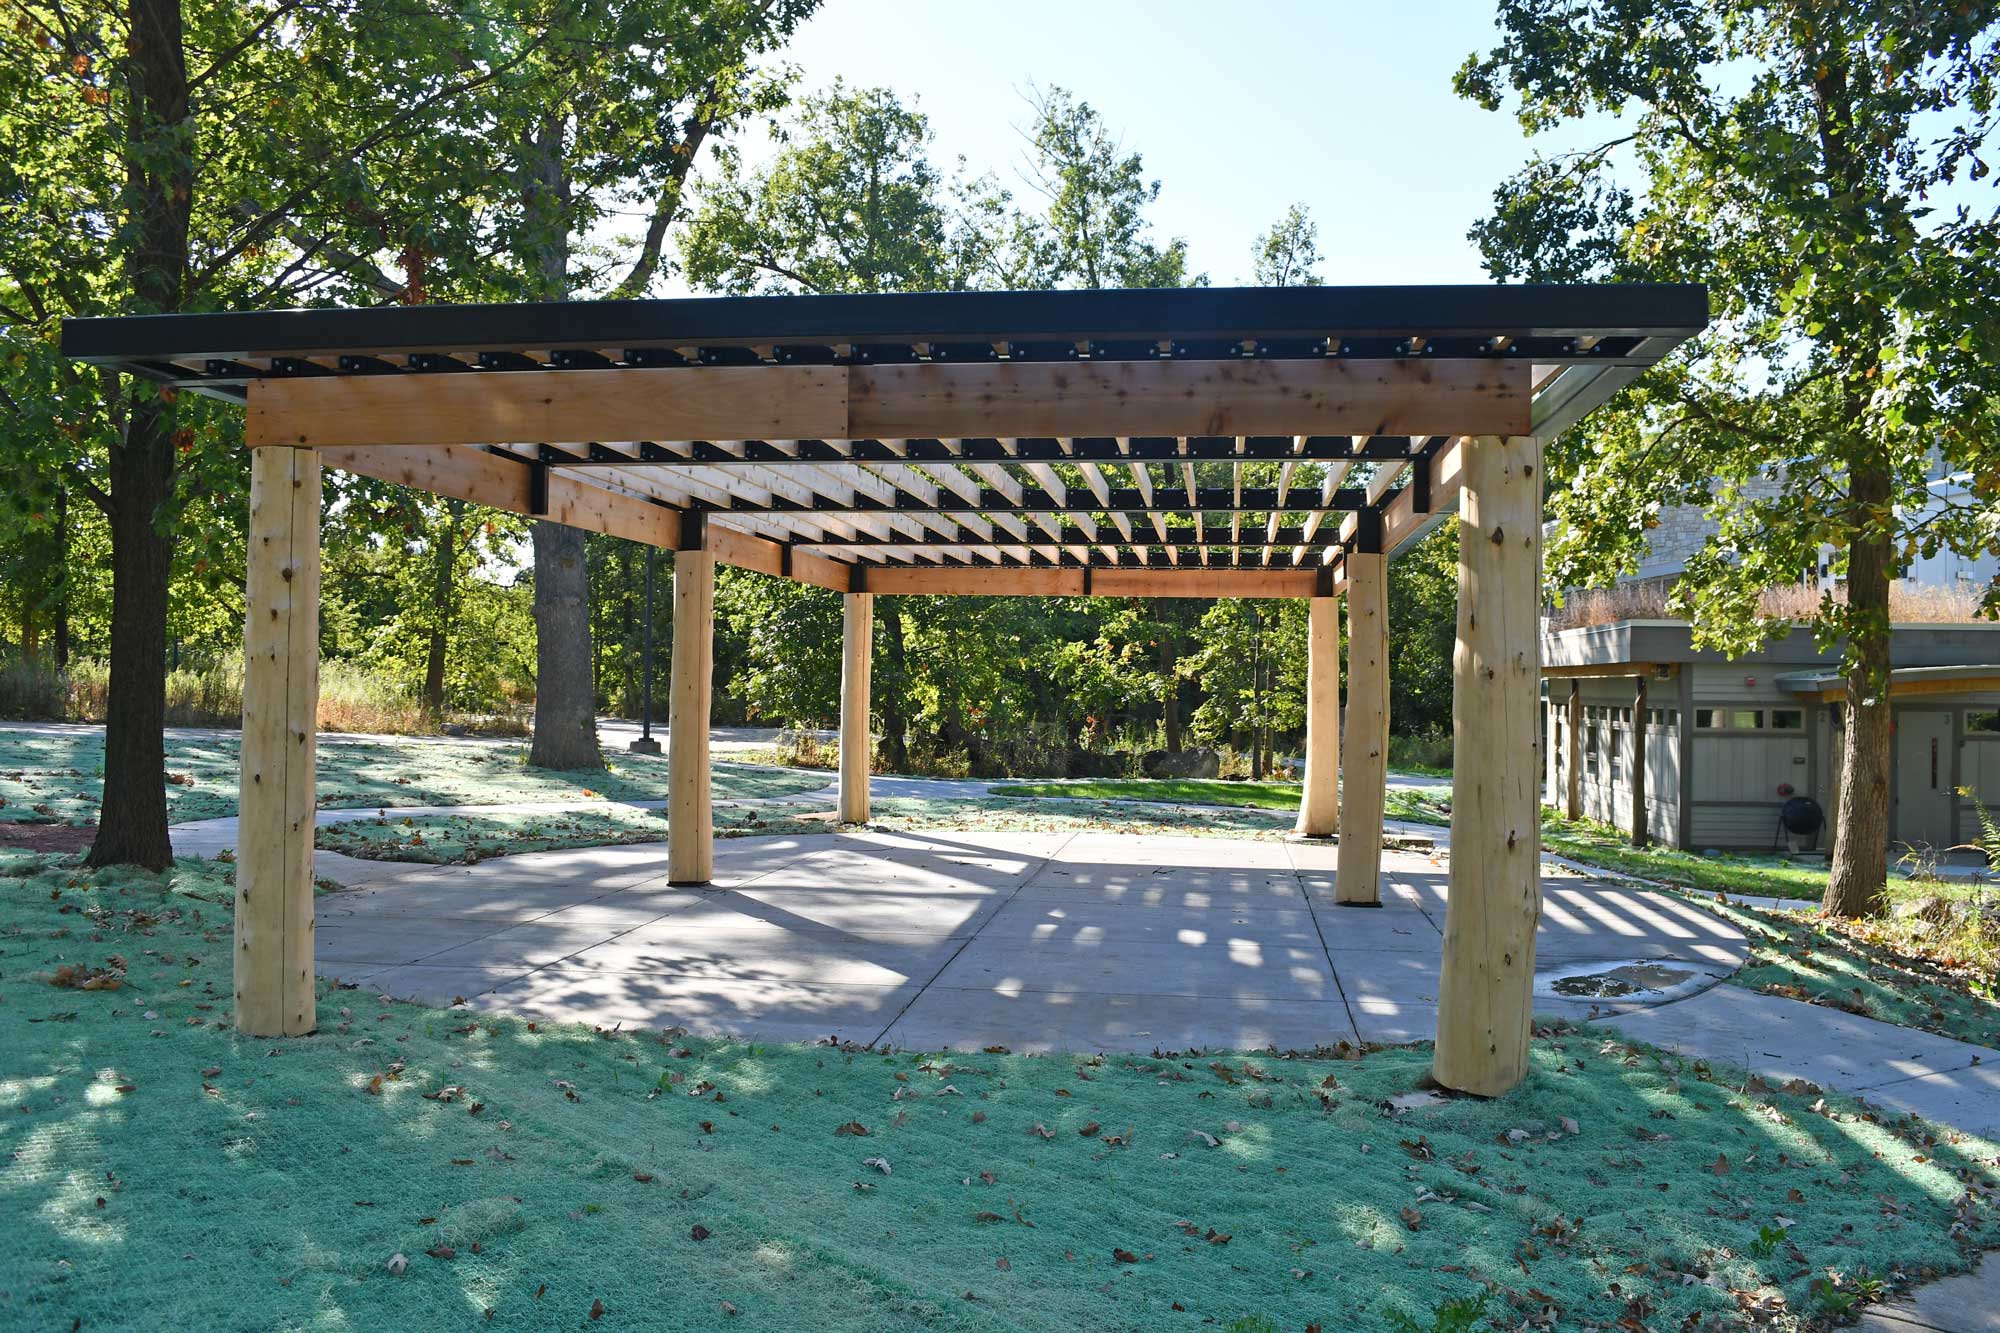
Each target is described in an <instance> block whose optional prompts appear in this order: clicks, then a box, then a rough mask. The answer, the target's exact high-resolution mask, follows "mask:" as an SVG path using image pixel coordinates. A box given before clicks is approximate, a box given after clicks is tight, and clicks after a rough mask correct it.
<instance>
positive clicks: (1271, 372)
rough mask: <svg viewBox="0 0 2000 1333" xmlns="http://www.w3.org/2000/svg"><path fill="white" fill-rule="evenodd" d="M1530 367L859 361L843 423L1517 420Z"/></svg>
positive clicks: (944, 429)
mask: <svg viewBox="0 0 2000 1333" xmlns="http://www.w3.org/2000/svg"><path fill="white" fill-rule="evenodd" d="M621 373H629V372H621ZM1529 373H1530V367H1529V364H1528V363H1527V362H1525V361H1521V360H1516V359H1495V360H1482V361H1466V360H1451V361H1423V360H1416V359H1407V358H1406V359H1396V360H1370V361H1358V360H1357V361H1349V360H1339V359H1331V358H1329V359H1326V360H1301V361H1090V362H1080V363H1079V362H1035V361H1029V362H1001V363H993V362H968V363H963V364H949V363H942V364H941V363H937V362H928V363H917V364H911V365H886V366H855V367H853V368H852V369H851V370H850V372H849V380H848V389H847V407H848V413H847V429H846V431H844V432H831V433H834V434H845V435H846V436H848V437H850V438H854V439H877V438H882V437H895V438H899V439H908V438H943V437H945V436H968V435H970V436H978V435H993V436H1001V435H1007V436H1023V435H1027V436H1049V435H1053V436H1064V435H1108V436H1117V435H1126V436H1130V435H1175V436H1186V435H1292V434H1303V435H1452V434H1467V433H1472V432H1478V431H1489V432H1518V431H1524V430H1526V429H1528V423H1529V399H1530V397H1531V394H1530V384H1529ZM721 433H723V434H727V435H730V436H743V435H755V434H757V433H758V432H755V431H727V432H721ZM795 433H799V434H805V433H812V432H795ZM817 433H819V434H826V433H828V432H817ZM620 438H624V437H620Z"/></svg>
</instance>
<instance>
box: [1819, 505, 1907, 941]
mask: <svg viewBox="0 0 2000 1333" xmlns="http://www.w3.org/2000/svg"><path fill="white" fill-rule="evenodd" d="M1852 489H1853V500H1854V503H1855V504H1856V506H1857V507H1858V508H1862V509H1863V510H1864V511H1872V512H1882V511H1885V510H1886V508H1887V506H1888V504H1889V492H1890V479H1889V474H1888V470H1887V469H1886V468H1882V467H1877V466H1871V467H1865V468H1857V469H1856V470H1855V473H1854V480H1853V486H1852ZM1894 559H1895V556H1894V552H1893V550H1892V548H1891V545H1890V539H1889V535H1888V534H1887V533H1886V532H1883V533H1879V534H1877V533H1863V534H1862V535H1859V536H1857V537H1856V538H1855V540H1854V542H1853V544H1852V545H1850V546H1849V547H1848V552H1847V606H1848V612H1849V614H1850V615H1851V616H1852V617H1853V620H1852V629H1851V631H1850V633H1849V636H1848V660H1847V669H1846V673H1845V674H1846V677H1847V731H1846V740H1845V742H1844V749H1843V750H1842V762H1841V767H1842V773H1843V776H1842V780H1841V784H1840V800H1839V803H1838V805H1837V806H1836V807H1835V813H1834V822H1833V872H1832V874H1831V875H1829V876H1828V877H1827V882H1826V898H1825V900H1824V901H1823V902H1822V903H1821V910H1822V911H1824V912H1826V913H1827V914H1828V915H1831V916H1872V915H1874V914H1875V913H1877V912H1879V911H1881V909H1882V905H1883V892H1884V889H1885V888H1886V886H1887V884H1888V879H1889V790H1890V788H1889V783H1890V745H1891V743H1892V740H1893V731H1894V729H1893V727H1892V725H1891V719H1890V709H1889V668H1890V662H1889V583H1890V580H1891V576H1892V574H1893V572H1894V569H1893V565H1894Z"/></svg>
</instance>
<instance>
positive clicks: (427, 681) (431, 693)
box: [424, 500, 465, 722]
mask: <svg viewBox="0 0 2000 1333" xmlns="http://www.w3.org/2000/svg"><path fill="white" fill-rule="evenodd" d="M464 504H465V502H464V501H462V500H448V501H446V503H445V521H444V536H443V537H441V538H440V539H439V540H438V544H437V550H436V552H435V553H434V556H433V558H434V560H435V561H436V565H435V568H434V569H433V570H432V575H431V579H432V581H431V598H432V601H433V602H434V605H433V606H432V608H431V614H432V616H433V617H434V618H433V619H432V621H431V636H430V644H429V647H428V650H427V651H426V653H425V656H424V711H425V712H427V713H429V714H430V717H431V721H433V722H437V721H441V720H442V719H443V717H444V666H445V650H446V648H447V647H448V646H449V644H450V639H451V620H452V615H451V610H452V608H451V592H452V575H453V573H454V572H455V570H456V567H457V564H458V515H459V511H460V510H461V509H462V508H463V507H464Z"/></svg>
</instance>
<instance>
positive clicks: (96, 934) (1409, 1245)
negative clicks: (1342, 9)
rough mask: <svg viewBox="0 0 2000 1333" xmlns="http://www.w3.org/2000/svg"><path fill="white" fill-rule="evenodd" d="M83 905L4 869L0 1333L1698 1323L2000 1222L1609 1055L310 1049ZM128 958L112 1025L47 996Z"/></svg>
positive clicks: (1964, 1181) (331, 1018) (477, 1045)
mask: <svg viewBox="0 0 2000 1333" xmlns="http://www.w3.org/2000/svg"><path fill="white" fill-rule="evenodd" d="M74 873H75V872H74V871H73V870H71V869H66V868H63V867H53V868H48V869H47V870H45V871H44V872H41V873H38V874H31V875H15V876H14V877H12V878H6V879H0V941H4V948H5V950H6V960H5V966H4V968H0V1012H5V1013H6V1014H7V1015H8V1021H7V1022H5V1023H0V1068H5V1069H7V1070H8V1071H9V1077H10V1080H12V1082H11V1084H10V1086H12V1087H13V1088H14V1089H15V1093H14V1097H13V1098H12V1099H11V1100H10V1104H9V1105H8V1106H7V1107H6V1108H5V1110H6V1112H7V1114H6V1115H5V1116H4V1117H0V1223H4V1225H0V1323H7V1324H19V1325H21V1326H23V1327H65V1328H66V1327H70V1326H72V1325H73V1324H75V1323H76V1322H77V1321H79V1320H80V1321H81V1322H82V1326H83V1327H86V1328H90V1327H116V1326H136V1325H144V1326H148V1327H177V1328H179V1327H204V1326H214V1327H246V1326H247V1327H281V1326H341V1327H356V1328H415V1327H440V1326H444V1327H457V1326H460V1325H461V1324H463V1325H467V1326H484V1325H485V1324H486V1323H487V1322H488V1317H487V1315H486V1311H487V1310H489V1309H490V1310H491V1311H492V1312H493V1313H492V1316H491V1320H490V1322H491V1324H492V1325H493V1326H494V1327H503V1328H504V1327H514V1328H565V1329H568V1328H577V1327H591V1326H598V1325H597V1323H596V1321H592V1320H591V1319H590V1316H589V1312H590V1310H591V1309H592V1308H593V1307H594V1306H599V1305H601V1307H602V1320H601V1326H603V1327H621V1326H622V1327H675V1328H690V1329H732V1330H733V1329H741V1328H753V1327H764V1328H787V1329H789V1328H814V1329H827V1330H833V1331H834V1333H846V1331H848V1330H854V1331H856V1333H858V1331H859V1330H880V1329H903V1328H937V1329H955V1330H980V1331H983V1330H1002V1329H1023V1330H1050V1331H1051V1333H1073V1330H1076V1329H1097V1328H1127V1327H1137V1328H1148V1329H1166V1330H1175V1329H1186V1330H1189V1331H1190V1333H1193V1331H1194V1330H1199V1329H1203V1328H1217V1327H1219V1328H1227V1327H1231V1326H1232V1324H1234V1325H1235V1326H1238V1327H1245V1328H1251V1327H1262V1326H1265V1323H1264V1321H1268V1326H1271V1327H1276V1328H1283V1329H1295V1328H1300V1327H1304V1326H1306V1325H1307V1324H1310V1323H1319V1324H1321V1325H1322V1326H1324V1327H1326V1328H1329V1329H1332V1328H1339V1329H1343V1330H1346V1329H1357V1330H1364V1331H1365V1330H1383V1329H1391V1328H1397V1327H1401V1325H1400V1324H1399V1323H1398V1322H1397V1319H1398V1317H1399V1316H1407V1317H1409V1318H1412V1319H1417V1320H1418V1321H1419V1323H1418V1325H1417V1326H1418V1327H1429V1326H1430V1319H1431V1313H1432V1312H1433V1311H1434V1310H1435V1309H1436V1308H1438V1307H1439V1305H1440V1304H1441V1303H1443V1302H1446V1301H1462V1302H1467V1303H1476V1302H1479V1301H1481V1300H1484V1302H1485V1309H1486V1312H1487V1314H1488V1315H1489V1316H1499V1317H1501V1318H1503V1320H1505V1321H1506V1322H1507V1323H1508V1324H1509V1325H1510V1326H1511V1325H1513V1324H1518V1323H1521V1322H1523V1321H1532V1320H1534V1319H1537V1318H1539V1319H1542V1320H1543V1321H1544V1322H1545V1323H1546V1324H1547V1325H1548V1326H1551V1327H1559V1328H1580V1327H1588V1326H1591V1325H1593V1324H1595V1325H1602V1326H1606V1327H1611V1326H1616V1325H1617V1323H1618V1321H1620V1320H1621V1319H1630V1318H1641V1322H1644V1323H1646V1324H1647V1325H1648V1326H1651V1327H1659V1328H1679V1327H1683V1326H1696V1325H1691V1324H1690V1323H1689V1321H1690V1320H1691V1318H1692V1317H1693V1316H1695V1315H1697V1314H1699V1315H1700V1316H1701V1323H1700V1324H1699V1325H1698V1326H1700V1327H1708V1326H1711V1325H1715V1326H1727V1325H1729V1324H1731V1323H1734V1322H1736V1321H1738V1320H1739V1319H1740V1318H1741V1316H1742V1314H1743V1312H1744V1310H1745V1309H1746V1308H1748V1307H1750V1306H1755V1307H1756V1308H1758V1309H1760V1310H1782V1311H1784V1312H1785V1316H1784V1317H1787V1318H1789V1317H1795V1316H1799V1315H1802V1314H1805V1313H1807V1312H1809V1311H1811V1310H1812V1309H1813V1308H1814V1307H1815V1300H1816V1298H1815V1296H1814V1295H1813V1294H1812V1291H1811V1285H1812V1283H1813V1282H1814V1280H1815V1279H1822V1280H1825V1279H1828V1275H1829V1274H1831V1275H1836V1277H1837V1283H1838V1285H1837V1287H1835V1288H1833V1290H1835V1291H1837V1292H1853V1291H1858V1290H1862V1289H1863V1288H1864V1285H1865V1284H1866V1283H1868V1282H1870V1281H1872V1280H1875V1279H1886V1280H1888V1282H1889V1284H1890V1285H1891V1286H1893V1285H1894V1284H1895V1283H1896V1282H1897V1281H1898V1280H1900V1279H1902V1278H1904V1277H1916V1276H1919V1275H1922V1274H1925V1273H1930V1272H1943V1271H1947V1270H1950V1269H1953V1268H1957V1267H1960V1266H1962V1265H1963V1264H1964V1263H1965V1262H1966V1259H1967V1257H1968V1254H1969V1253H1970V1250H1971V1248H1972V1247H1974V1246H1977V1245H1980V1244H1982V1243H1990V1242H1991V1240H1992V1239H1993V1238H1994V1236H1995V1227H1996V1225H2000V1217H1996V1212H1995V1208H1994V1190H1995V1189H1996V1183H2000V1182H1996V1170H2000V1163H1996V1160H1995V1154H1996V1148H1995V1145H1993V1144H1990V1143H1985V1142H1982V1141H1979V1140H1975V1139H1971V1138H1966V1137H1963V1136H1959V1135H1955V1134H1952V1133H1949V1132H1945V1131H1939V1130H1936V1129H1934V1128H1932V1127H1928V1126H1925V1125H1922V1124H1919V1123H1917V1122H1914V1121H1910V1120H1889V1119H1881V1118H1876V1117H1874V1116H1871V1115H1868V1114H1865V1113H1862V1112H1860V1111H1859V1109H1858V1108H1857V1107H1856V1106H1855V1105H1854V1104H1853V1103H1850V1102H1846V1101H1844V1100H1842V1099H1840V1098H1838V1097H1826V1096H1823V1095H1822V1094H1821V1093H1820V1092H1819V1091H1818V1090H1817V1089H1812V1088H1809V1087H1805V1086H1802V1085H1801V1086H1793V1087H1787V1088H1775V1089H1767V1088H1764V1087H1763V1086H1762V1085H1761V1084H1754V1083H1751V1082H1749V1081H1748V1080H1744V1079H1743V1078H1741V1076H1739V1075H1736V1074H1733V1073H1730V1072H1728V1071H1726V1070H1723V1069H1721V1068H1720V1067H1717V1068H1716V1069H1714V1070H1711V1069H1709V1068H1708V1066H1706V1065H1704V1064H1700V1063H1697V1062H1688V1061H1682V1060H1679V1059H1676V1058H1674V1057H1670V1056H1665V1055H1662V1054H1660V1053H1658V1052H1654V1051H1651V1050H1648V1049H1645V1048H1641V1047H1635V1046H1631V1045H1628V1044H1626V1043H1624V1042H1622V1041H1618V1040H1616V1039H1613V1038H1608V1037H1607V1035H1606V1034H1604V1033H1602V1032H1598V1031H1594V1030H1578V1029H1568V1028H1560V1027H1557V1028H1550V1029H1546V1030H1544V1031H1543V1032H1542V1033H1541V1034H1540V1035H1539V1036H1538V1038H1537V1040H1536V1042H1535V1043H1534V1047H1533V1051H1532V1067H1531V1072H1530V1075H1529V1078H1528V1080H1527V1082H1526V1083H1525V1084H1524V1085H1523V1086H1522V1087H1521V1088H1520V1089H1519V1090H1518V1091H1517V1092H1515V1093H1514V1094H1512V1095H1510V1096H1508V1097H1505V1098H1501V1099H1497V1100H1494V1101H1475V1100H1449V1101H1435V1102H1429V1103H1424V1104H1419V1105H1416V1107H1415V1109H1409V1110H1403V1111H1391V1110H1388V1109H1385V1103H1387V1102H1388V1100H1389V1099H1390V1098H1392V1097H1401V1096H1402V1095H1403V1094H1407V1093H1411V1092H1413V1091H1415V1090H1416V1089H1417V1087H1418V1083H1419V1080H1420V1079H1421V1078H1422V1076H1423V1074H1424V1072H1425V1070H1426V1069H1427V1067H1428V1064H1429V1054H1428V1052H1427V1050H1425V1049H1424V1048H1421V1047H1417V1048H1396V1049H1389V1050H1372V1051H1366V1052H1364V1051H1361V1050H1357V1049H1354V1048H1351V1047H1350V1048H1344V1049H1341V1048H1336V1049H1331V1050H1322V1051H1317V1052H1296V1053H1280V1052H1275V1051H1263V1052H1213V1051H1204V1052H1189V1053H1178V1054H1170V1053H1150V1054H1146V1055H1112V1056H1105V1057H1098V1056H1050V1057H1045V1058H1035V1057H1025V1056H1018V1055H1013V1054H1009V1053H1007V1052H1004V1051H999V1050H973V1051H964V1052H958V1053H950V1054H942V1055H940V1054H926V1053H919V1052H902V1051H896V1052H882V1051H869V1050H863V1049H857V1048H853V1047H849V1046H840V1045H834V1044H822V1045H798V1044H785V1043H754V1044H746V1043H742V1042H721V1041H702V1040H694V1039H691V1038H689V1037H687V1036H685V1035H683V1034H680V1033H678V1032H676V1031H673V1030H671V1029H668V1028H666V1026H665V1025H666V1024H667V1023H669V1022H671V1020H672V1017H673V1016H672V1015H671V1014H666V1013H662V1014H661V1015H660V1020H659V1023H658V1024H657V1025H655V1026H654V1027H653V1028H652V1029H650V1030H629V1029H628V1030H625V1031H619V1032H608V1031H597V1030H593V1029H590V1028H588V1027H575V1026H562V1025H549V1024H536V1023H529V1022H525V1021H523V1020H519V1019H513V1018H508V1017H504V1016H500V1015H497V1014H486V1013H480V1012H478V1011H476V1010H473V1009H471V1008H467V1007H459V1008H452V1009H444V1010H438V1009H429V1008H423V1007H419V1006H414V1005H405V1004H396V1003H385V1002H383V1001H382V1000H380V999H378V998H377V997H375V996H373V995H370V994H369V993H367V992H366V991H361V990H332V989H328V990H325V991H323V992H322V994H321V998H320V1009H319V1019H320V1029H319V1031H318V1033H317V1034H316V1035H314V1036H311V1037H307V1038H300V1039H291V1040H285V1041H273V1040H251V1039H245V1038H239V1037H238V1036H236V1035H235V1034H234V1032H233V1031H232V1030H231V1029H230V1027H229V1015H230V973H229V962H230V946H231V931H230V924H229V920H228V913H227V909H226V908H225V907H221V906H218V905H216V904H211V903H208V902H203V901H199V900H195V899H191V898H189V897H187V896H186V895H185V894H182V893H178V892H175V891H174V890H173V889H172V887H171V886H170V885H167V886H163V885H160V884H154V885H151V886H150V887H149V886H147V885H144V884H141V883H138V882H136V881H121V882H119V883H112V882H109V881H107V882H101V883H100V882H98V881H97V880H96V879H95V878H94V877H86V878H87V879H88V881H89V882H87V883H80V884H73V885H68V886H66V887H64V888H63V891H62V892H61V893H59V894H58V895H57V896H56V897H54V898H51V897H50V896H49V893H48V891H47V888H46V883H47V881H46V880H45V879H44V878H43V875H44V874H46V875H73V874H74ZM111 953H117V954H119V955H120V956H121V957H122V958H123V959H124V960H125V961H126V964H127V968H128V981H127V984H126V985H125V986H124V987H123V988H122V989H121V990H119V991H117V992H92V993H75V992H64V991H57V990H54V989H52V988H50V987H49V986H48V985H47V984H46V983H45V982H43V981H40V980H38V979H37V978H38V977H40V976H42V975H44V974H46V973H47V972H48V971H49V970H51V969H52V968H53V967H55V966H57V965H58V964H59V963H62V962H79V961H83V962H101V961H103V958H104V957H105V956H106V955H108V954H111ZM106 1071H111V1073H110V1076H109V1077H107V1075H106ZM120 1089H124V1091H120ZM843 1126H854V1127H856V1128H855V1129H851V1130H849V1131H848V1132H847V1133H841V1132H839V1131H840V1129H841V1128H842V1127H843ZM871 1160H873V1161H876V1162H878V1163H879V1165H870V1164H869V1163H870V1161H871ZM884 1166H886V1167H887V1168H888V1169H887V1170H884V1169H883V1167H884ZM189 1255H193V1256H194V1258H193V1259H189V1258H188V1257H187V1256H189ZM398 1256H400V1262H398ZM1634 1309H1642V1310H1644V1311H1645V1313H1644V1315H1643V1317H1642V1316H1635V1315H1634V1314H1633V1313H1632V1311H1633V1310H1634Z"/></svg>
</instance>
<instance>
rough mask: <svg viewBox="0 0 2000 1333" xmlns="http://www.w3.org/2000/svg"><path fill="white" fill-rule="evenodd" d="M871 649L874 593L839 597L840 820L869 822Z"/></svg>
mask: <svg viewBox="0 0 2000 1333" xmlns="http://www.w3.org/2000/svg"><path fill="white" fill-rule="evenodd" d="M874 651H875V595H874V594H873V593H867V592H851V593H848V594H847V595H846V596H845V597H843V598H842V599H841V634H840V822H841V823H843V824H866V823H867V822H868V771H869V767H870V761H871V760H872V759H873V757H874V756H873V749H872V747H873V744H874V738H873V735H872V733H871V732H870V731H869V729H868V677H869V674H870V668H871V667H872V666H873V662H872V658H873V656H874Z"/></svg>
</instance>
